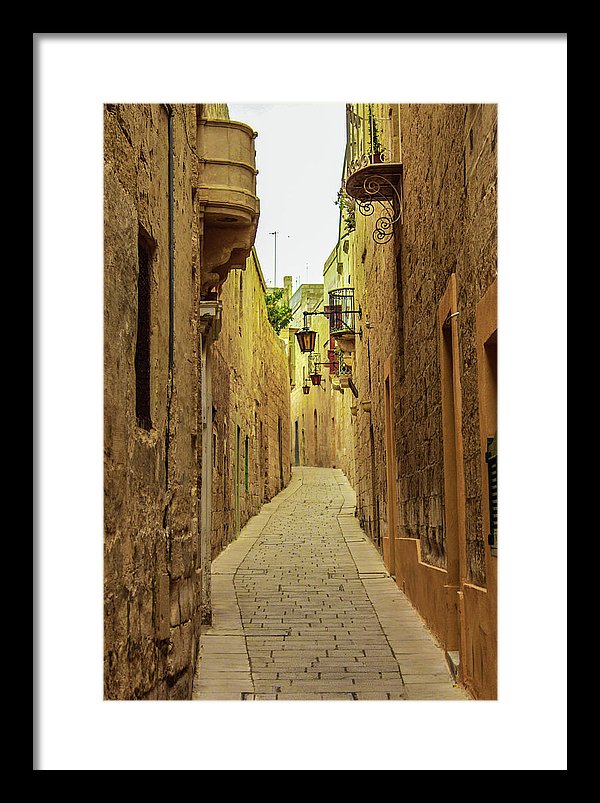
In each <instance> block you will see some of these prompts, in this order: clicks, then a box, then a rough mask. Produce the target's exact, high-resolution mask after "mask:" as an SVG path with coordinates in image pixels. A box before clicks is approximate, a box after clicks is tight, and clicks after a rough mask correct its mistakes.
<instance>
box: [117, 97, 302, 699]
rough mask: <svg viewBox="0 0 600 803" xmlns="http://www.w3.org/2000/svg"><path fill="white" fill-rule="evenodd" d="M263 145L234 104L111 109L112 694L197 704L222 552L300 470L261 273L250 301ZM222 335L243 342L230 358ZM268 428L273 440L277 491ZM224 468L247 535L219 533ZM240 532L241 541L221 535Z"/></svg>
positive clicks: (231, 351)
mask: <svg viewBox="0 0 600 803" xmlns="http://www.w3.org/2000/svg"><path fill="white" fill-rule="evenodd" d="M255 137H256V133H255V132H254V131H253V130H252V129H251V128H250V127H248V126H247V125H245V124H244V123H241V122H235V121H232V120H230V119H229V115H228V111H227V107H226V106H225V105H209V104H204V105H202V104H198V105H194V104H173V105H169V104H107V105H106V106H105V108H104V167H105V171H104V380H105V398H104V525H105V542H104V624H105V628H104V694H105V697H106V698H109V699H188V698H189V697H190V694H191V685H192V679H193V675H194V669H195V662H196V652H197V642H198V636H199V632H200V626H201V623H202V622H203V621H204V622H208V621H210V616H211V608H210V583H209V579H210V561H211V554H212V553H213V552H214V551H215V550H218V549H219V548H220V547H221V546H222V545H223V543H224V542H226V541H227V539H228V538H230V537H234V535H235V532H236V531H237V529H238V528H239V524H240V523H241V522H242V521H243V520H244V518H245V517H246V516H247V515H249V513H250V512H251V511H252V510H253V509H254V507H255V505H256V504H257V500H258V498H259V497H260V496H262V497H263V498H268V497H269V495H272V494H273V493H275V492H276V490H278V489H279V487H281V485H282V484H285V482H287V478H288V476H289V473H288V470H289V466H288V462H289V461H286V460H285V459H283V457H282V458H281V463H282V470H281V472H280V473H279V474H278V475H277V476H276V477H275V478H274V479H273V478H272V475H271V471H270V466H271V463H272V462H273V461H277V460H278V459H279V458H278V455H282V454H283V449H282V448H281V446H280V444H283V443H285V442H286V440H285V439H286V438H289V405H288V406H286V404H285V394H286V393H287V388H288V376H287V370H286V364H285V358H282V353H281V348H280V346H279V345H278V344H277V343H275V342H273V338H271V337H270V336H269V335H268V333H267V334H265V333H264V331H263V335H264V336H263V337H262V338H261V337H260V336H259V339H260V342H261V344H262V345H261V349H260V350H258V352H257V358H259V359H260V361H261V362H262V365H263V366H264V375H261V373H260V370H262V369H260V370H259V367H258V366H257V364H256V363H255V362H252V363H247V362H246V354H245V349H246V348H247V342H248V338H249V334H248V333H249V332H250V331H252V332H253V334H252V335H251V337H252V338H255V337H256V335H255V334H254V330H253V327H263V329H264V322H262V321H261V320H260V317H259V316H258V317H257V316H256V315H255V314H254V313H252V312H251V311H250V309H249V307H248V302H247V301H242V295H241V294H242V282H243V277H244V276H246V275H248V276H250V279H249V282H248V285H247V293H249V294H250V296H252V295H254V294H256V295H258V294H259V292H260V286H261V284H260V277H259V273H260V270H259V266H258V261H257V259H256V256H255V255H253V253H252V247H253V243H254V238H255V234H256V227H257V222H258V215H259V199H258V197H257V195H256V172H257V171H256V164H255ZM247 265H248V266H249V270H248V273H247V274H246V266H247ZM230 274H232V276H231V278H229V279H228V277H229V276H230ZM228 282H229V284H228ZM226 285H227V287H226ZM238 293H239V295H237V294H238ZM258 308H260V305H259V307H257V309H258ZM221 329H223V330H224V332H225V333H226V338H227V342H226V343H224V344H223V346H221V347H217V345H216V344H217V343H218V342H219V334H220V331H221ZM234 330H235V331H234ZM234 335H235V337H236V338H237V339H238V340H239V342H240V344H241V343H242V341H243V342H244V343H245V344H246V345H245V346H241V345H240V346H239V347H238V346H236V347H235V348H234V347H233V346H232V345H231V343H229V340H228V339H229V337H232V338H233V336H234ZM257 377H258V381H263V380H264V381H265V382H266V383H267V384H268V391H265V392H260V393H258V392H255V390H254V387H253V388H252V394H253V395H254V398H255V400H256V403H257V406H256V409H255V408H252V412H251V413H249V414H248V415H245V416H242V415H241V413H240V411H239V410H236V407H235V404H234V403H233V402H232V397H231V396H230V395H228V393H229V390H231V389H233V390H234V391H235V392H241V391H240V389H241V388H244V389H246V384H245V383H246V382H247V381H252V382H254V381H255V380H256V379H257ZM215 388H218V392H217V393H216V394H215V393H214V389H215ZM244 392H245V391H244ZM214 396H216V403H215V401H214V400H213V398H214ZM271 400H275V401H274V402H273V404H271ZM213 408H214V410H215V416H213ZM213 418H215V422H214V429H213ZM221 424H222V426H223V428H224V427H225V424H226V425H227V427H228V432H227V435H224V434H222V433H221V432H220V429H219V427H220V426H221ZM261 426H262V429H263V434H264V437H265V438H267V439H268V444H269V446H268V458H267V459H266V462H267V464H268V466H269V469H268V477H267V479H265V482H264V483H263V485H262V486H260V484H259V482H260V480H259V476H258V475H259V474H260V472H261V471H263V472H265V473H266V472H267V468H266V465H262V467H261V466H260V462H259V458H258V455H259V454H263V451H262V450H260V449H259V448H258V446H257V442H256V439H257V435H256V432H257V428H258V432H259V433H260V428H261ZM277 427H279V429H280V441H279V444H278V441H277V437H275V438H274V436H273V431H274V428H277ZM258 437H259V438H260V434H259V436H258ZM213 438H214V439H215V440H214V441H213ZM213 444H214V447H213ZM278 446H279V452H278V451H277V450H278ZM246 450H247V451H246ZM222 461H227V469H226V471H225V472H224V474H223V475H222V477H221V479H222V480H223V483H227V484H228V485H229V486H230V487H231V490H232V492H234V489H235V488H237V489H238V491H239V492H240V493H239V505H237V506H236V508H235V510H234V513H233V515H234V516H235V517H237V518H236V519H235V522H236V523H235V525H234V524H232V523H231V512H230V511H228V512H227V514H225V513H224V512H222V511H219V510H217V515H216V516H215V523H214V527H213V515H212V507H213V500H215V499H218V498H219V496H218V489H217V486H218V483H219V481H220V480H217V478H216V477H215V479H213V474H214V473H215V474H216V472H215V471H214V469H216V468H217V467H221V466H222ZM246 465H247V466H248V475H247V476H248V479H247V480H246ZM251 465H252V471H251V469H250V466H251ZM286 468H287V469H288V470H286ZM255 469H256V471H255ZM221 470H222V469H221ZM257 472H258V474H257ZM246 482H247V483H248V487H247V488H246V484H245V483H246ZM250 482H252V486H251V485H250ZM240 483H241V486H242V487H241V488H240V487H239V486H240ZM251 487H252V490H251ZM233 498H236V499H237V498H238V497H237V496H236V495H235V492H234V493H233ZM225 522H227V523H228V526H229V528H230V529H229V531H228V532H227V533H226V534H225V535H222V530H223V528H224V527H225Z"/></svg>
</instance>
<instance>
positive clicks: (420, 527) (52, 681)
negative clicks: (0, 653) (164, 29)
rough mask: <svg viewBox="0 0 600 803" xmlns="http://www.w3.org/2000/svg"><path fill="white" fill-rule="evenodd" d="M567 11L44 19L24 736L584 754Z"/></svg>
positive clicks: (272, 757)
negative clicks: (277, 28)
mask: <svg viewBox="0 0 600 803" xmlns="http://www.w3.org/2000/svg"><path fill="white" fill-rule="evenodd" d="M567 36H568V35H567V34H566V33H545V34H543V33H529V34H525V33H512V34H511V33H506V34H494V33H463V34H459V33H456V34H450V33H446V34H444V33H437V34H434V33H429V34H428V33H76V34H70V33H33V34H32V38H33V109H34V114H33V118H34V119H33V123H34V125H33V323H34V326H33V341H34V342H33V369H34V370H33V373H34V393H33V441H34V443H33V446H34V448H33V468H34V471H33V713H34V716H33V769H34V770H82V769H84V770H218V771H232V770H245V771H248V770H250V771H254V770H276V771H279V770H288V771H289V770H292V771H297V770H335V771H356V770H400V771H403V770H409V771H413V770H425V771H428V770H475V771H480V770H506V769H509V770H516V769H518V770H555V771H562V770H565V769H566V767H567V758H566V747H567V720H566V708H567V699H566V678H567V642H566V639H567V576H566V568H567V542H568V538H567V522H566V515H567V500H566V478H567V459H566V456H567V443H566V412H567V396H566V391H567V352H566V347H567V253H566V248H567V234H566V212H567V162H566V145H567V126H566V121H567V81H566V79H567ZM499 430H500V431H501V434H500V439H501V441H502V461H501V462H502V467H501V470H500V480H498V435H499ZM498 482H500V490H499V488H498ZM499 529H500V530H501V534H499V532H498V531H499Z"/></svg>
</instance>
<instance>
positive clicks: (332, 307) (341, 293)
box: [326, 287, 354, 334]
mask: <svg viewBox="0 0 600 803" xmlns="http://www.w3.org/2000/svg"><path fill="white" fill-rule="evenodd" d="M353 311H354V288H353V287H341V288H340V289H338V290H330V291H329V306H328V307H326V313H327V317H328V318H329V332H330V333H331V334H340V333H341V332H354V312H353Z"/></svg>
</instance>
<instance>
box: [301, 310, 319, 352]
mask: <svg viewBox="0 0 600 803" xmlns="http://www.w3.org/2000/svg"><path fill="white" fill-rule="evenodd" d="M305 321H306V318H305ZM296 339H297V340H298V345H299V347H300V351H301V352H302V353H303V354H306V352H307V351H308V352H311V351H314V350H315V341H316V339H317V333H316V332H313V330H312V329H309V328H308V326H305V327H304V329H300V330H299V331H297V332H296Z"/></svg>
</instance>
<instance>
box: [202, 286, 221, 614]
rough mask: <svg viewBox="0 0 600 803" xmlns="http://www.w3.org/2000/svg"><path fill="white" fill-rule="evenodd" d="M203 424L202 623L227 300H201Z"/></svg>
mask: <svg viewBox="0 0 600 803" xmlns="http://www.w3.org/2000/svg"><path fill="white" fill-rule="evenodd" d="M198 307H199V310H198V319H199V330H200V397H201V400H200V424H201V428H202V429H201V454H202V468H201V476H202V485H201V491H200V543H199V549H200V566H201V571H202V624H205V625H209V624H211V622H212V604H211V576H210V570H211V532H212V463H213V454H212V424H213V420H212V348H211V346H212V344H213V343H214V341H215V340H216V339H217V337H218V336H219V330H220V328H221V313H222V309H223V303H222V301H219V300H210V301H209V300H200V302H199V305H198Z"/></svg>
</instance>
